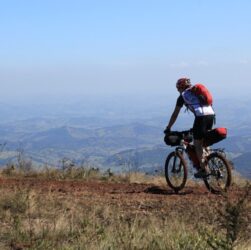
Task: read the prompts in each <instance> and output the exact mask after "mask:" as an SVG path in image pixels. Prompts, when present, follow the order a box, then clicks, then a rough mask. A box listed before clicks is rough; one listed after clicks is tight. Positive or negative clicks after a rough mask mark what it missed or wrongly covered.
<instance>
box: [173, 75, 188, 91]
mask: <svg viewBox="0 0 251 250" xmlns="http://www.w3.org/2000/svg"><path fill="white" fill-rule="evenodd" d="M190 86H191V82H190V79H189V78H185V77H184V78H180V79H179V80H178V81H177V83H176V88H184V89H185V88H187V87H190Z"/></svg>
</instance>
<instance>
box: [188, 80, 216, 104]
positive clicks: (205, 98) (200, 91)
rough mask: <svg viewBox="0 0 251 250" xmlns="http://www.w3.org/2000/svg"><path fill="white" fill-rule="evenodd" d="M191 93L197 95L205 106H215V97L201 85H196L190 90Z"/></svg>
mask: <svg viewBox="0 0 251 250" xmlns="http://www.w3.org/2000/svg"><path fill="white" fill-rule="evenodd" d="M190 90H191V92H192V93H193V94H195V95H196V96H197V97H198V98H199V100H200V102H201V104H203V105H212V104H213V97H212V95H211V93H210V92H209V90H208V89H207V88H206V87H205V86H204V85H203V84H201V83H198V84H195V85H194V86H192V87H191V88H190Z"/></svg>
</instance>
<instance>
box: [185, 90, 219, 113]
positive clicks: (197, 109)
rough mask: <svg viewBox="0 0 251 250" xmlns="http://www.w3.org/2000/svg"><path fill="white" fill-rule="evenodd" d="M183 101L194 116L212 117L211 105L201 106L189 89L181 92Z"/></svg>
mask: <svg viewBox="0 0 251 250" xmlns="http://www.w3.org/2000/svg"><path fill="white" fill-rule="evenodd" d="M181 95H182V97H183V100H184V102H185V104H186V106H187V107H188V109H189V110H191V111H192V112H193V113H194V115H195V116H205V115H214V114H215V113H214V110H213V108H212V106H211V105H202V104H201V102H200V100H199V98H198V96H196V95H195V94H194V93H193V92H191V91H190V90H189V89H186V90H185V91H183V92H182V94H181Z"/></svg>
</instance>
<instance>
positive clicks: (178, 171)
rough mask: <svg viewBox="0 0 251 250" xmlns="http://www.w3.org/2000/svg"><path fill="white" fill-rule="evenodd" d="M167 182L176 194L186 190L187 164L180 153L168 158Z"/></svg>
mask: <svg viewBox="0 0 251 250" xmlns="http://www.w3.org/2000/svg"><path fill="white" fill-rule="evenodd" d="M165 177H166V182H167V184H168V185H169V187H171V188H172V189H173V190H174V191H175V192H176V193H178V192H179V191H180V190H181V189H183V188H184V186H185V184H186V181H187V164H186V161H185V160H184V157H183V156H182V154H181V153H180V152H172V153H170V154H169V155H168V156H167V159H166V164H165Z"/></svg>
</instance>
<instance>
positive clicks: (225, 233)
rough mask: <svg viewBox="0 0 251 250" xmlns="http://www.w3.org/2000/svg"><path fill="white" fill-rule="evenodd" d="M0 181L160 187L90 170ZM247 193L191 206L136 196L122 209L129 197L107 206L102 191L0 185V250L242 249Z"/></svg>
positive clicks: (246, 238)
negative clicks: (43, 180) (73, 191)
mask: <svg viewBox="0 0 251 250" xmlns="http://www.w3.org/2000/svg"><path fill="white" fill-rule="evenodd" d="M1 176H2V177H4V178H13V177H14V178H19V179H20V178H21V179H23V180H25V179H26V178H30V177H33V178H39V179H45V180H48V179H52V180H61V181H63V180H69V179H70V180H72V179H73V180H82V181H90V180H98V181H103V182H107V183H109V182H110V183H140V184H142V183H146V184H147V183H151V184H155V185H166V184H165V179H164V177H161V176H155V177H153V176H148V175H144V174H142V173H133V172H130V173H126V174H121V175H114V174H112V173H111V172H110V171H107V172H106V173H101V172H100V171H98V170H97V169H93V168H79V169H78V168H77V169H76V168H68V169H64V170H58V169H44V170H43V171H39V172H38V171H34V170H30V171H28V172H27V171H21V170H20V169H16V168H15V167H14V168H9V169H4V170H2V171H1ZM236 183H237V182H236ZM189 185H194V186H196V185H199V184H197V183H192V182H190V183H189ZM235 185H237V184H235ZM250 189H251V188H250V185H249V186H246V192H242V193H241V195H240V196H239V197H237V198H236V199H229V197H228V196H227V195H226V196H225V197H223V198H222V199H219V201H217V200H215V201H214V203H212V200H208V199H207V197H202V198H201V199H197V200H195V201H194V202H196V204H194V202H193V201H189V200H184V202H180V203H178V202H177V203H176V202H175V198H174V201H173V203H172V205H169V204H168V203H163V204H162V203H161V204H159V202H160V200H157V199H156V200H154V199H152V198H150V199H149V200H145V199H144V198H142V200H140V201H138V202H137V203H135V204H137V206H138V208H137V207H135V206H134V204H133V205H132V206H131V207H129V205H128V204H130V200H129V201H126V202H127V203H126V204H123V201H120V203H119V202H108V200H107V198H106V197H102V194H100V195H98V196H95V195H94V194H90V195H85V196H81V195H73V194H71V193H62V192H54V191H53V190H50V188H49V189H47V190H46V191H41V190H39V189H38V188H32V187H26V188H24V187H22V188H21V187H20V186H18V185H17V186H14V188H13V187H11V188H6V187H1V188H0V192H1V197H0V249H3V250H4V249H16V250H17V249H126V250H127V249H175V250H176V249H177V250H179V249H237V250H239V249H242V250H244V249H250V247H251V242H250V232H251V230H250V225H251V223H250V222H251V216H250ZM110 199H112V197H111V198H110ZM139 199H140V196H139ZM180 200H182V199H180ZM189 202H190V203H189ZM133 208H134V209H133ZM142 208H144V209H142Z"/></svg>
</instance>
